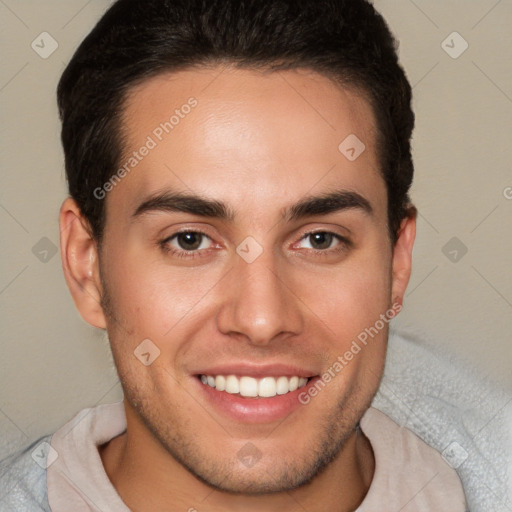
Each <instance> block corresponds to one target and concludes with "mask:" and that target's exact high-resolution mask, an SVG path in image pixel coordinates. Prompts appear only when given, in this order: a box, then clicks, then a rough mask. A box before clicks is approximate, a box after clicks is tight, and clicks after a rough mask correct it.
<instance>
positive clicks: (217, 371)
mask: <svg viewBox="0 0 512 512" xmlns="http://www.w3.org/2000/svg"><path fill="white" fill-rule="evenodd" d="M194 374H195V375H212V376H213V375H236V376H240V377H243V376H247V377H254V378H262V377H276V378H277V377H293V376H297V377H305V378H309V377H314V376H315V375H317V373H316V372H314V371H312V370H308V369H306V368H300V367H298V366H293V365H289V364H279V363H274V364H265V365H261V364H260V365H257V364H251V363H233V364H222V365H217V366H209V367H208V368H203V369H200V370H197V371H195V372H194Z"/></svg>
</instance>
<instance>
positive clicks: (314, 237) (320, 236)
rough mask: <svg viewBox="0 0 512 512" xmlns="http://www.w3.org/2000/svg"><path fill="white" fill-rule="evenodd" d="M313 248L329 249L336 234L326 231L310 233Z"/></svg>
mask: <svg viewBox="0 0 512 512" xmlns="http://www.w3.org/2000/svg"><path fill="white" fill-rule="evenodd" d="M308 236H309V239H310V241H311V245H312V246H313V249H320V250H321V249H329V248H330V247H331V244H332V241H333V239H334V235H333V234H332V233H327V232H325V231H319V232H318V233H311V234H309V235H308Z"/></svg>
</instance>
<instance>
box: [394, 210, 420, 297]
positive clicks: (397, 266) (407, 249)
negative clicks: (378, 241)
mask: <svg viewBox="0 0 512 512" xmlns="http://www.w3.org/2000/svg"><path fill="white" fill-rule="evenodd" d="M416 216H417V210H416V208H415V207H414V206H412V207H411V208H410V213H409V215H408V216H407V217H406V218H405V219H403V220H402V223H401V224H400V230H399V232H398V239H397V242H396V244H395V247H394V248H393V261H392V267H393V269H392V290H391V297H393V302H394V303H398V304H400V305H402V303H403V299H404V295H405V290H406V289H407V285H408V283H409V279H410V277H411V269H412V250H413V246H414V240H415V238H416Z"/></svg>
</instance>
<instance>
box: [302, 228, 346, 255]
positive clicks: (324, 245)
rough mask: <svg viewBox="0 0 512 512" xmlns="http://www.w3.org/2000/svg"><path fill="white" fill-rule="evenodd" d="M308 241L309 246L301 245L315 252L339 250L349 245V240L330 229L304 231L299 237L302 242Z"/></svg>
mask: <svg viewBox="0 0 512 512" xmlns="http://www.w3.org/2000/svg"><path fill="white" fill-rule="evenodd" d="M308 241H309V247H307V246H306V247H304V246H302V248H306V249H311V250H313V251H314V252H317V253H332V252H340V251H343V250H345V249H347V248H348V247H350V246H351V242H350V240H348V239H347V238H345V237H343V236H341V235H338V234H336V233H331V232H330V231H314V232H311V233H306V234H305V235H304V236H303V237H302V238H301V242H302V243H303V242H308ZM333 244H334V246H333ZM299 248H300V246H299Z"/></svg>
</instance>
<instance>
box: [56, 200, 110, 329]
mask: <svg viewBox="0 0 512 512" xmlns="http://www.w3.org/2000/svg"><path fill="white" fill-rule="evenodd" d="M59 224H60V252H61V258H62V268H63V270H64V277H65V278H66V282H67V284H68V288H69V290H70V292H71V295H72V297H73V301H74V303H75V306H76V308H77V309H78V311H79V313H80V315H81V316H82V318H83V319H84V320H85V321H86V322H87V323H89V324H91V325H93V326H95V327H99V328H100V329H105V328H106V321H105V315H104V313H103V309H102V307H101V295H102V288H101V280H100V274H99V260H98V249H97V242H96V240H95V239H94V238H93V236H92V233H91V230H90V226H89V223H88V222H87V220H86V219H85V218H84V217H83V216H82V214H81V212H80V208H79V207H78V205H77V204H76V202H75V201H74V200H73V199H71V198H68V199H66V200H65V201H64V202H63V203H62V206H61V209H60V216H59Z"/></svg>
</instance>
